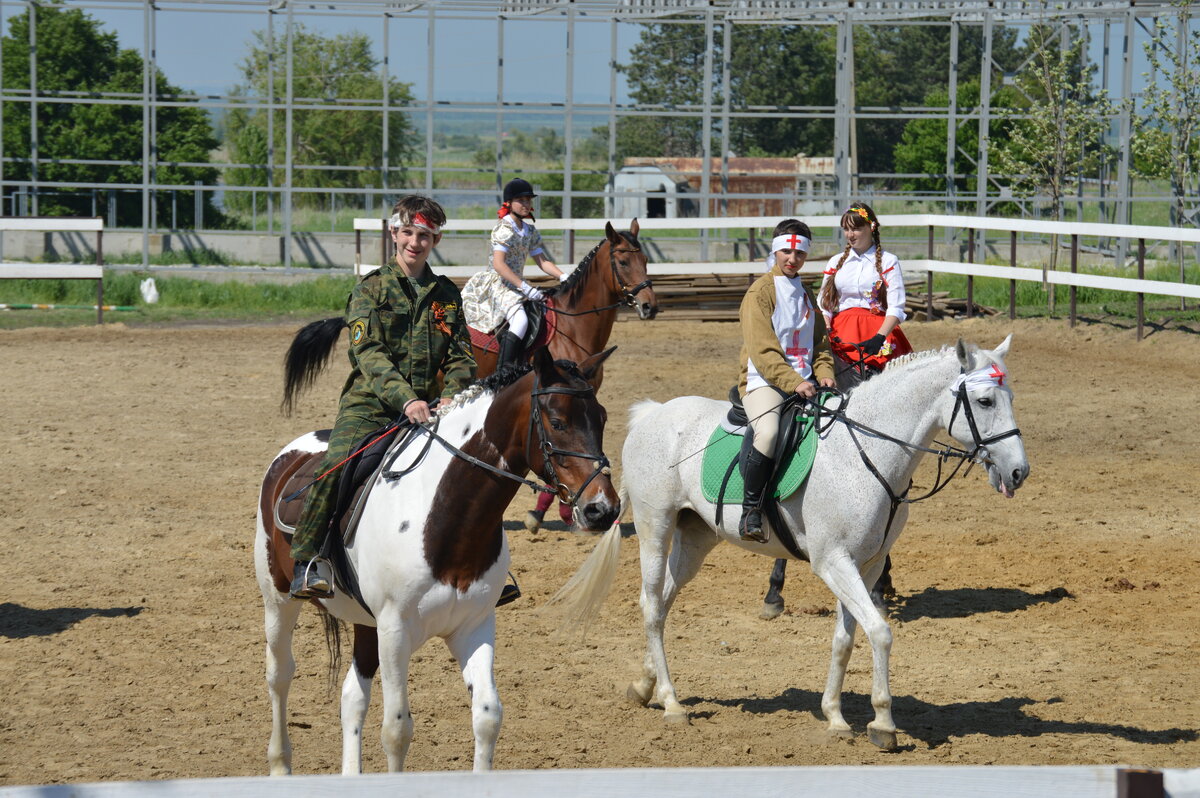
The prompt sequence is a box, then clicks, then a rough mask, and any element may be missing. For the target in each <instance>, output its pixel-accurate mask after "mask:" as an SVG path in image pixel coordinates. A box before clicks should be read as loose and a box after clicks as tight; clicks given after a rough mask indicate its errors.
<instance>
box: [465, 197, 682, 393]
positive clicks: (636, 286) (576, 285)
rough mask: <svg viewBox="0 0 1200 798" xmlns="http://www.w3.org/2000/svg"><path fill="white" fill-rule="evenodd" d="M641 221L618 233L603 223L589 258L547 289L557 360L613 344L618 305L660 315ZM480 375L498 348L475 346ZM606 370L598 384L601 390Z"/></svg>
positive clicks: (646, 316)
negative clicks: (600, 237) (641, 235)
mask: <svg viewBox="0 0 1200 798" xmlns="http://www.w3.org/2000/svg"><path fill="white" fill-rule="evenodd" d="M638 230H639V227H638V221H637V219H634V220H633V222H632V223H631V224H630V225H629V229H628V230H622V231H620V232H618V231H617V230H616V229H614V228H613V226H612V222H608V223H606V224H605V226H604V240H603V241H601V242H600V243H599V244H597V245H596V246H595V247H593V248H592V251H591V252H589V253H588V254H587V255H586V256H584V258H583V260H581V261H580V262H579V265H578V266H577V267H576V268H575V270H574V271H573V272H571V274H570V276H569V277H567V279H566V280H565V281H564V282H562V283H559V284H558V285H556V286H554V287H552V288H547V289H543V291H544V292H545V294H546V295H547V296H548V297H550V299H551V300H553V306H552V307H549V308H547V310H546V313H547V314H553V315H554V322H553V323H554V335H553V337H551V339H550V341H549V342H548V343H547V344H546V345H547V347H548V348H549V349H550V354H552V355H553V356H554V357H555V358H556V359H558V360H572V361H574V362H576V363H580V362H582V361H583V360H584V359H586V358H588V357H591V356H592V355H594V354H596V353H597V352H599V351H601V350H603V349H604V348H605V347H606V346H608V339H609V336H611V335H612V328H613V323H614V322H615V321H616V320H617V309H618V308H619V307H621V306H622V305H626V306H629V307H632V308H633V309H634V310H636V311H637V314H638V317H639V318H641V319H643V320H649V319H653V318H654V317H655V315H657V314H658V299H657V298H656V297H655V296H654V285H653V283H652V282H651V280H650V276H649V273H648V272H647V266H646V254H645V252H643V251H642V245H641V243H640V242H639V241H638ZM472 349H473V350H474V352H475V362H476V364H477V365H478V368H479V370H478V374H479V376H481V377H483V376H486V375H488V374H491V373H492V372H493V371H495V369H496V358H497V350H496V348H494V347H488V348H487V349H484V348H481V347H479V346H478V345H473V346H472ZM602 380H603V372H602V371H601V372H598V373H597V374H596V377H595V379H594V383H593V384H594V385H595V386H596V387H597V388H599V387H600V383H601V381H602Z"/></svg>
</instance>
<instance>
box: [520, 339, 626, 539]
mask: <svg viewBox="0 0 1200 798" xmlns="http://www.w3.org/2000/svg"><path fill="white" fill-rule="evenodd" d="M615 349H616V347H615V346H614V347H610V348H609V349H606V350H604V351H603V352H599V353H597V354H595V355H592V356H591V357H589V358H587V359H586V360H584V361H583V362H581V363H579V364H578V365H576V364H575V363H573V362H571V361H569V360H557V361H556V360H555V359H554V357H553V356H552V355H551V354H550V353H549V352H547V351H546V350H545V349H539V350H537V352H536V353H535V354H534V356H533V369H532V370H531V372H530V374H529V375H527V376H526V377H525V378H524V379H522V380H521V384H524V383H525V380H530V381H531V382H532V385H531V386H530V388H529V394H528V396H529V432H528V435H527V439H526V441H525V445H526V452H527V453H528V458H529V459H528V465H529V468H530V469H531V470H533V471H535V472H536V473H537V474H538V476H540V477H541V478H542V479H543V480H544V481H545V482H546V484H548V485H550V486H552V487H553V488H554V489H555V490H556V491H557V493H558V496H559V498H560V499H561V500H562V501H563V502H564V503H567V504H570V505H572V506H573V507H574V508H575V515H576V520H578V521H579V523H580V525H581V526H584V527H585V528H587V529H590V530H592V531H603V530H606V529H608V527H609V526H611V525H612V524H613V522H614V521H616V519H617V517H618V515H619V514H620V504H621V503H620V500H619V499H618V498H617V491H616V489H615V488H614V487H613V484H612V477H611V469H610V467H609V463H608V458H607V457H605V456H604V424H605V422H606V421H607V420H608V414H607V413H606V412H605V410H604V406H603V405H601V404H600V401H599V400H598V399H597V398H596V391H595V389H594V388H593V387H592V384H591V382H590V381H591V379H592V378H593V377H594V375H595V374H596V372H597V371H598V370H599V368H600V366H601V365H602V364H603V363H604V361H605V360H606V359H608V356H609V355H611V354H612V353H613V350H615Z"/></svg>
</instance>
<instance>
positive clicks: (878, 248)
mask: <svg viewBox="0 0 1200 798" xmlns="http://www.w3.org/2000/svg"><path fill="white" fill-rule="evenodd" d="M871 238H873V239H875V271H876V272H877V273H878V274H879V282H880V283H882V284H883V285H882V288H883V290H882V291H880V292H879V307H881V308H883V312H884V313H887V308H888V298H887V280H885V279H883V244H881V243H879V222H876V223H875V224H874V225H872V227H871Z"/></svg>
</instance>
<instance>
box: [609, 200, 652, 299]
mask: <svg viewBox="0 0 1200 798" xmlns="http://www.w3.org/2000/svg"><path fill="white" fill-rule="evenodd" d="M638 230H639V227H638V221H637V219H636V218H635V219H634V220H633V222H632V223H631V224H630V225H629V230H627V231H624V232H620V233H618V232H617V231H616V230H615V229H614V228H613V226H612V222H606V223H605V225H604V237H605V238H606V239H607V240H608V261H609V265H610V266H611V267H612V274H613V280H614V282H615V283H616V285H615V286H614V287H615V288H616V289H617V290H618V291H620V294H621V296H622V297H623V298H624V299H625V301H626V302H627V303H628V304H629V306H630V307H632V308H633V309H634V310H636V311H637V314H638V317H639V318H641V319H643V320H645V319H652V318H654V317H655V315H657V313H658V298H657V297H655V296H654V286H653V283H652V282H651V280H650V274H649V271H648V267H647V265H646V253H645V252H643V251H642V245H641V243H640V242H639V241H638Z"/></svg>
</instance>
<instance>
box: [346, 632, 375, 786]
mask: <svg viewBox="0 0 1200 798" xmlns="http://www.w3.org/2000/svg"><path fill="white" fill-rule="evenodd" d="M378 669H379V636H378V635H377V634H376V633H375V627H373V626H363V625H361V624H357V623H356V624H354V658H353V659H352V660H351V661H350V668H349V670H347V671H346V680H345V681H344V682H342V775H343V776H355V775H358V774H360V773H362V733H363V723H364V722H365V721H366V718H367V707H368V706H370V704H371V680H372V679H374V678H375V671H376V670H378Z"/></svg>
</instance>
